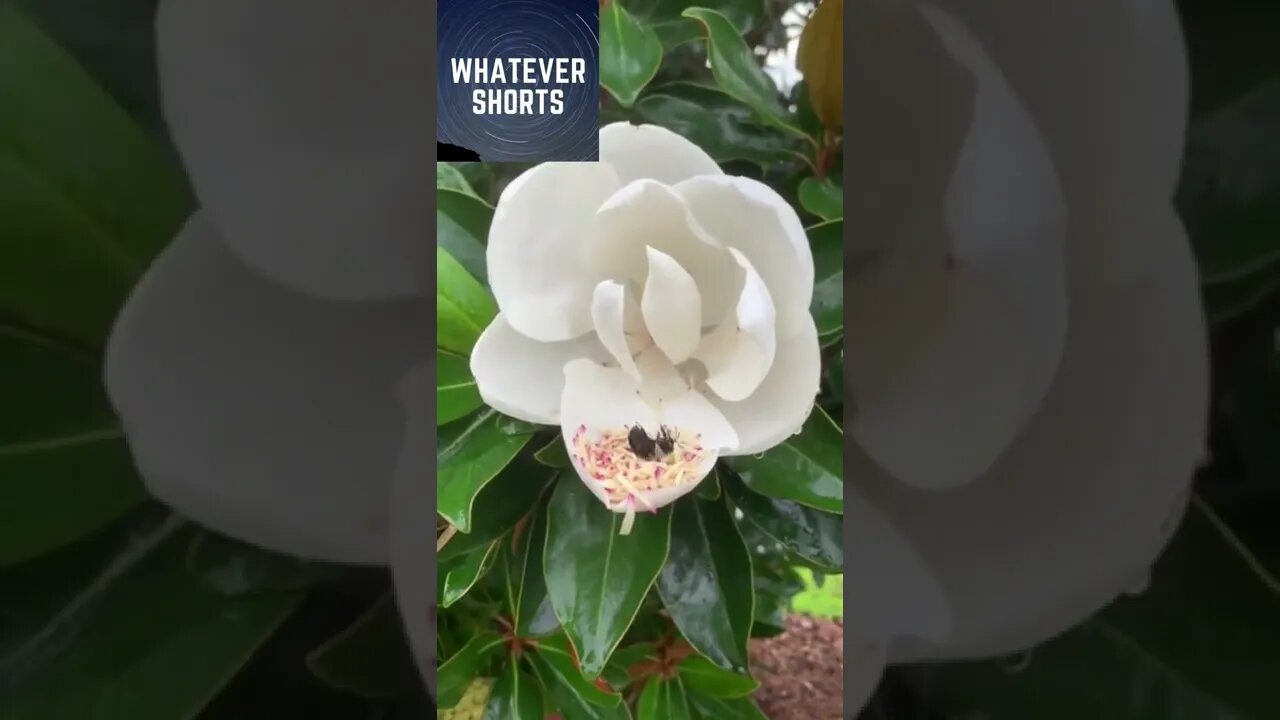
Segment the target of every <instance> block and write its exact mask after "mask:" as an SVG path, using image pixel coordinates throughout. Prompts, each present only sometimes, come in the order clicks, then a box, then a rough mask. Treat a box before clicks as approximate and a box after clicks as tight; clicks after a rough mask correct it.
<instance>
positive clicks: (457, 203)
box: [436, 187, 493, 283]
mask: <svg viewBox="0 0 1280 720" xmlns="http://www.w3.org/2000/svg"><path fill="white" fill-rule="evenodd" d="M492 222H493V208H492V207H491V206H490V205H489V204H488V203H486V202H485V201H484V200H481V199H480V198H479V197H476V196H475V195H472V194H469V193H465V192H460V191H457V190H450V189H448V188H443V187H437V188H436V247H440V248H444V249H445V251H446V252H448V253H449V254H450V255H451V256H453V259H455V260H457V261H458V263H459V264H460V265H462V267H464V268H466V270H467V272H469V273H471V276H472V277H474V278H476V279H478V280H479V281H480V282H482V283H488V282H489V272H488V266H487V265H486V264H485V249H484V248H485V241H486V240H487V239H488V237H489V225H490V224H491V223H492ZM437 272H438V271H437Z"/></svg>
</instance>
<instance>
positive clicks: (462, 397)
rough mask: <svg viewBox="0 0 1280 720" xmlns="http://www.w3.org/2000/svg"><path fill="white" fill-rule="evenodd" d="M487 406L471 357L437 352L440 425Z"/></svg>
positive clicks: (437, 421) (438, 414)
mask: <svg viewBox="0 0 1280 720" xmlns="http://www.w3.org/2000/svg"><path fill="white" fill-rule="evenodd" d="M483 404H484V401H483V400H482V399H481V398H480V391H479V390H478V389H476V379H475V378H474V377H472V376H471V366H470V363H469V362H468V361H467V358H465V357H462V356H461V355H456V354H454V353H451V352H448V351H445V350H437V351H436V424H437V425H444V424H446V423H451V422H453V421H454V420H457V419H458V418H462V417H466V416H467V415H468V414H470V413H471V412H472V411H474V410H475V409H476V408H478V407H480V406H481V405H483Z"/></svg>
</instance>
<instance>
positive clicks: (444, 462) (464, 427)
mask: <svg viewBox="0 0 1280 720" xmlns="http://www.w3.org/2000/svg"><path fill="white" fill-rule="evenodd" d="M501 421H502V418H501V416H500V415H499V414H498V412H497V411H495V410H493V409H490V408H486V409H485V410H483V411H481V412H480V413H477V414H476V415H475V416H473V417H472V418H471V419H470V420H468V421H466V422H458V423H454V424H450V425H446V426H445V427H443V428H441V429H440V432H439V434H438V435H437V438H436V512H438V513H440V516H441V517H443V518H444V519H445V520H448V521H449V523H450V524H451V525H453V526H454V527H456V528H458V530H459V531H461V532H464V533H468V532H471V515H472V508H473V507H474V505H475V500H476V496H477V495H478V494H479V493H480V491H481V490H483V489H484V487H485V485H487V484H489V482H490V481H492V480H493V479H494V478H495V477H497V476H498V474H499V473H501V472H502V470H503V468H505V467H507V465H509V464H510V463H511V461H512V459H514V458H515V456H516V455H517V454H519V452H520V450H521V449H522V448H524V446H525V445H527V444H528V443H529V440H530V438H531V436H530V435H528V434H525V435H508V434H506V433H504V432H502V429H501V428H500V427H499V425H500V423H501Z"/></svg>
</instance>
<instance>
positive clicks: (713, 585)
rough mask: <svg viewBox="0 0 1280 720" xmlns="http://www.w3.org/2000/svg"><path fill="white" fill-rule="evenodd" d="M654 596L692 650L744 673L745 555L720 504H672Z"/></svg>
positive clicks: (748, 603)
mask: <svg viewBox="0 0 1280 720" xmlns="http://www.w3.org/2000/svg"><path fill="white" fill-rule="evenodd" d="M658 595H659V596H660V597H661V598H662V603H663V605H664V606H665V607H666V609H667V612H668V613H669V614H670V615H671V620H672V621H673V622H674V623H675V624H676V627H678V628H679V629H680V633H681V634H682V635H684V637H685V639H686V640H688V641H689V644H690V645H692V646H693V647H694V649H696V650H697V651H698V652H700V653H702V654H703V655H705V656H706V657H707V658H709V659H710V660H711V661H712V662H714V663H716V664H717V665H720V666H721V667H724V668H728V669H732V670H737V671H743V672H745V671H746V668H747V664H748V659H747V640H748V639H749V638H750V637H751V619H752V616H753V614H754V606H753V603H754V594H753V593H752V578H751V555H750V553H749V552H748V551H747V547H746V545H744V544H743V542H742V536H741V535H739V534H738V528H737V527H736V526H735V525H734V522H733V516H732V515H730V513H729V508H728V505H727V504H726V503H725V502H723V501H720V502H707V501H705V500H698V499H696V498H688V499H685V500H684V501H683V502H677V503H675V510H674V514H673V517H672V520H671V550H670V552H669V553H668V554H667V562H666V564H665V565H664V566H663V567H662V573H661V574H660V575H659V576H658Z"/></svg>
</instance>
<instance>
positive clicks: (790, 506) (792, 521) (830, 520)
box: [725, 477, 844, 572]
mask: <svg viewBox="0 0 1280 720" xmlns="http://www.w3.org/2000/svg"><path fill="white" fill-rule="evenodd" d="M725 488H726V492H727V493H728V495H729V501H730V502H731V503H732V504H733V506H734V508H736V509H737V510H738V511H740V512H741V513H742V517H743V521H744V522H748V523H751V524H752V525H753V526H755V527H756V528H757V529H759V530H760V531H761V532H762V533H764V535H766V536H767V537H768V538H769V539H771V540H773V541H775V542H778V543H781V544H782V546H783V547H784V548H785V549H786V550H787V552H790V553H793V554H795V555H798V556H800V557H802V558H804V559H805V560H806V561H808V562H810V563H812V564H813V565H814V566H816V567H819V568H822V569H824V570H827V571H830V572H840V570H841V568H843V566H844V545H843V543H844V517H843V516H841V515H835V514H832V513H829V512H823V511H821V510H815V509H814V508H811V507H807V506H805V505H801V504H799V503H797V502H793V501H791V500H779V499H777V498H771V497H767V496H765V495H761V494H759V493H755V492H752V491H750V490H748V489H747V488H746V487H744V486H743V484H742V483H741V482H740V481H738V479H737V478H732V477H731V478H729V479H727V480H726V482H725Z"/></svg>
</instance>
